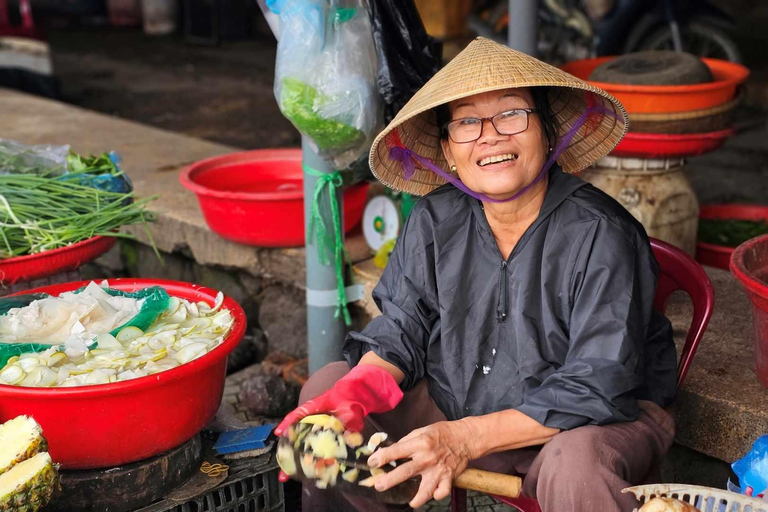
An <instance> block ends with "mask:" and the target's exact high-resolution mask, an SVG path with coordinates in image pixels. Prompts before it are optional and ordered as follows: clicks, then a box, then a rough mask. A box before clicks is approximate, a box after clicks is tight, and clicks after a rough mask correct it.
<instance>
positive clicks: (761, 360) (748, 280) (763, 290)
mask: <svg viewBox="0 0 768 512" xmlns="http://www.w3.org/2000/svg"><path fill="white" fill-rule="evenodd" d="M731 272H732V273H733V275H735V276H736V278H737V279H738V280H739V281H740V282H741V284H742V286H744V289H745V290H746V292H747V297H749V300H750V301H752V312H753V313H754V317H753V327H754V342H755V358H756V370H757V378H758V379H760V382H762V383H763V385H764V386H766V387H768V235H763V236H759V237H757V238H753V239H751V240H747V241H746V242H744V243H743V244H741V245H740V246H738V247H737V248H736V250H735V251H733V255H732V256H731Z"/></svg>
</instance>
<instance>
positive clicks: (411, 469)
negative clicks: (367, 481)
mask: <svg viewBox="0 0 768 512" xmlns="http://www.w3.org/2000/svg"><path fill="white" fill-rule="evenodd" d="M422 469H423V468H422V467H421V466H420V465H419V464H418V463H416V462H414V461H409V462H406V463H405V464H401V465H399V466H398V467H396V468H395V469H393V470H392V471H389V472H387V473H386V474H384V475H381V476H379V477H378V478H376V484H375V486H376V490H377V491H379V492H381V491H386V490H387V489H391V488H392V487H394V486H396V485H397V484H400V483H403V482H405V481H406V480H408V479H409V478H412V477H414V476H416V475H418V474H419V473H420V472H421V470H422Z"/></svg>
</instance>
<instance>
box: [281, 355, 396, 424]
mask: <svg viewBox="0 0 768 512" xmlns="http://www.w3.org/2000/svg"><path fill="white" fill-rule="evenodd" d="M402 399H403V392H402V391H401V390H400V386H398V385H397V381H395V378H394V377H392V375H390V374H389V372H387V371H386V370H384V369H383V368H379V367H378V366H374V365H371V364H359V365H357V366H355V367H354V368H352V370H351V371H350V372H349V373H348V374H346V375H345V376H344V377H342V378H341V379H339V380H338V382H336V384H334V385H333V387H332V388H331V389H329V390H328V391H326V392H325V393H323V394H322V395H320V396H318V397H316V398H313V399H312V400H308V401H306V402H304V403H303V404H301V405H300V406H299V407H298V408H296V409H295V410H294V411H293V412H292V413H290V414H288V416H286V417H285V419H283V421H282V422H280V424H279V425H278V426H277V428H276V429H275V435H276V436H280V435H282V433H283V431H285V429H287V428H288V427H289V426H291V425H293V424H294V423H296V422H298V421H299V420H301V419H302V418H304V417H305V416H310V415H312V414H332V415H334V416H336V417H337V418H338V419H339V420H340V421H341V422H342V423H343V424H344V428H346V429H347V430H350V431H352V432H360V431H361V430H363V420H365V417H366V416H368V415H369V414H370V413H372V412H374V413H381V412H387V411H391V410H392V409H394V408H395V407H396V406H397V404H399V403H400V400H402Z"/></svg>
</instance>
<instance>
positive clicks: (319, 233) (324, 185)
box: [302, 164, 351, 326]
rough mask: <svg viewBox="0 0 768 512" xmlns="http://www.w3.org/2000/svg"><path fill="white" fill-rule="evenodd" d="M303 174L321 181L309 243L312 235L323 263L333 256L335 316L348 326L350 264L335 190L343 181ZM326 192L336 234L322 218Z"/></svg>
mask: <svg viewBox="0 0 768 512" xmlns="http://www.w3.org/2000/svg"><path fill="white" fill-rule="evenodd" d="M302 167H303V168H304V172H305V173H307V174H309V175H310V176H315V177H317V178H318V180H317V185H315V191H314V193H313V195H312V206H311V207H310V210H309V230H308V232H307V242H310V241H311V240H312V235H316V240H317V255H318V259H319V260H320V263H321V264H323V265H330V264H331V262H330V259H329V258H328V255H329V254H332V255H333V256H334V260H335V264H336V284H337V287H338V299H337V305H336V314H335V315H334V318H339V317H340V316H342V317H343V318H344V324H346V325H347V326H349V325H350V324H351V318H350V316H349V309H348V308H347V291H346V288H345V287H344V262H345V261H346V260H347V251H346V249H345V248H344V241H343V240H342V234H343V231H342V227H341V215H340V213H339V202H338V201H337V200H336V188H337V187H341V184H342V179H341V173H340V172H339V171H333V172H331V173H324V172H320V171H318V170H316V169H312V168H311V167H308V166H306V165H304V164H302ZM323 190H327V191H328V192H327V195H328V201H329V203H330V205H331V220H332V222H333V226H331V227H332V229H333V233H331V232H330V230H329V228H328V226H327V225H326V223H325V219H323V216H322V215H321V214H320V201H321V200H322V195H323Z"/></svg>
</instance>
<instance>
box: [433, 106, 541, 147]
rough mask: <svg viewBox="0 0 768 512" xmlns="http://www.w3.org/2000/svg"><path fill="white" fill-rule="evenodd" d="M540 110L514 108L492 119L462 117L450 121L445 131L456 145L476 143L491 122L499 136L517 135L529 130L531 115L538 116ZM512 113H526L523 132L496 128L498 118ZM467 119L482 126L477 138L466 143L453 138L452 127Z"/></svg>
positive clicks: (444, 127) (444, 126)
mask: <svg viewBox="0 0 768 512" xmlns="http://www.w3.org/2000/svg"><path fill="white" fill-rule="evenodd" d="M539 110H540V109H538V108H513V109H510V110H505V111H504V112H499V113H498V114H496V115H493V116H491V117H460V118H458V119H452V120H451V121H448V122H447V123H445V124H444V125H443V130H445V131H446V133H447V134H448V137H450V139H451V140H452V141H453V142H454V143H455V144H469V143H470V142H475V141H476V140H478V139H479V138H480V137H482V136H483V129H484V128H485V122H486V121H490V122H491V124H492V125H493V129H494V130H496V131H497V132H498V133H499V135H517V134H518V133H523V132H524V131H525V130H527V129H528V126H530V116H531V114H536V113H538V112H539ZM510 112H525V128H523V129H522V130H519V131H516V132H511V133H504V132H502V131H501V130H499V129H498V128H497V127H496V121H495V119H496V118H498V117H499V116H503V115H504V114H509V113H510ZM467 119H477V120H478V121H480V123H481V124H480V133H479V134H478V135H477V138H475V139H472V140H465V141H462V142H459V141H457V140H455V139H454V138H453V137H452V136H451V130H450V125H451V124H453V123H455V122H457V121H466V120H467Z"/></svg>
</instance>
